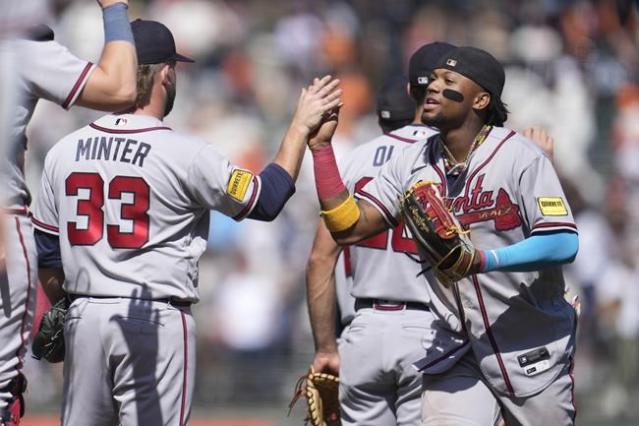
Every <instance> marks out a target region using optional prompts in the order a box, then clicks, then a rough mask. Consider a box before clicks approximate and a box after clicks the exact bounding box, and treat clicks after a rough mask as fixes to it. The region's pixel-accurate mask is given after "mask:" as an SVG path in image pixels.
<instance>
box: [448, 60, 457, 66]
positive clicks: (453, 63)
mask: <svg viewBox="0 0 639 426" xmlns="http://www.w3.org/2000/svg"><path fill="white" fill-rule="evenodd" d="M446 65H448V66H449V67H454V66H456V65H457V61H456V60H455V59H448V60H446Z"/></svg>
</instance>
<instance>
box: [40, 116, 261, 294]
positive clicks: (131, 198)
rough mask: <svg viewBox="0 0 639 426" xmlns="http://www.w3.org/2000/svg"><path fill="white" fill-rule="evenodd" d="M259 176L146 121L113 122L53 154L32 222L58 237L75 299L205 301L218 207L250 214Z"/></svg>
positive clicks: (82, 133) (237, 215) (78, 135)
mask: <svg viewBox="0 0 639 426" xmlns="http://www.w3.org/2000/svg"><path fill="white" fill-rule="evenodd" d="M259 191H260V178H259V176H255V175H253V173H251V172H250V171H248V170H243V169H241V168H239V167H236V166H234V165H232V164H231V163H230V162H229V161H228V160H227V159H226V158H224V157H223V156H222V155H220V154H219V153H218V152H217V151H216V150H215V148H214V147H213V146H212V145H210V144H208V143H206V142H204V141H201V140H198V139H195V138H192V137H188V136H184V135H181V134H179V133H176V132H174V131H172V130H171V129H170V128H169V127H166V126H165V125H164V124H163V123H162V122H161V121H160V120H158V119H156V118H153V117H149V116H143V115H131V114H123V115H108V116H105V117H103V118H101V119H99V120H97V121H96V122H94V123H92V124H90V125H89V126H86V127H84V128H82V129H80V130H78V131H76V132H74V133H72V134H70V135H68V136H66V137H65V138H63V139H62V140H61V141H60V142H59V143H58V144H56V145H55V146H54V147H53V148H52V149H51V150H50V152H49V153H48V155H47V158H46V160H45V167H44V172H43V176H42V187H41V191H40V194H39V196H38V199H37V202H36V205H35V212H34V218H33V222H34V225H35V227H36V228H38V229H39V230H41V231H43V232H48V233H51V234H54V235H59V239H60V248H61V253H62V263H63V265H64V272H65V276H66V281H65V284H64V288H65V290H66V291H67V292H69V293H75V294H83V295H95V296H122V297H130V296H131V294H132V293H133V291H134V289H136V288H139V287H140V286H144V287H146V288H147V289H148V290H149V291H150V293H151V295H152V297H153V298H156V299H157V298H167V297H172V298H176V299H180V300H189V301H194V302H195V301H197V300H198V291H197V274H198V272H197V271H198V268H197V262H198V259H199V257H200V256H201V254H202V253H203V252H204V250H205V248H206V241H207V237H208V229H209V226H208V225H209V223H208V222H209V210H217V211H219V212H221V213H223V214H225V215H227V216H230V217H233V218H234V219H236V220H241V219H243V218H245V217H246V216H247V215H249V214H250V212H251V210H252V209H253V208H254V206H255V204H256V202H257V199H258V196H259Z"/></svg>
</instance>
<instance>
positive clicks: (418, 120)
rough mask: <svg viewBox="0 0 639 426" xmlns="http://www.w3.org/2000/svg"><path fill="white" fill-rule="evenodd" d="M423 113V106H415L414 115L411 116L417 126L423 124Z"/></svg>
mask: <svg viewBox="0 0 639 426" xmlns="http://www.w3.org/2000/svg"><path fill="white" fill-rule="evenodd" d="M423 114H424V107H422V106H420V107H417V109H416V110H415V116H414V117H413V124H417V125H419V126H421V125H423V124H424V122H423V121H422V115H423Z"/></svg>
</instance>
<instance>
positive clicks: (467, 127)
mask: <svg viewBox="0 0 639 426" xmlns="http://www.w3.org/2000/svg"><path fill="white" fill-rule="evenodd" d="M482 127H484V124H483V123H481V122H479V121H475V120H472V121H466V122H465V123H464V124H462V125H461V126H460V127H458V128H455V129H449V130H441V131H440V134H441V138H442V141H443V142H444V144H445V145H446V148H447V149H448V151H449V152H450V153H451V154H452V155H453V157H454V159H453V158H451V159H449V160H454V161H455V162H457V163H460V162H464V161H466V158H467V157H468V153H469V151H470V149H471V146H472V145H473V141H474V140H475V137H476V136H477V134H478V133H479V131H480V130H481V129H482Z"/></svg>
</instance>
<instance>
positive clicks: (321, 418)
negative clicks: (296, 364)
mask: <svg viewBox="0 0 639 426" xmlns="http://www.w3.org/2000/svg"><path fill="white" fill-rule="evenodd" d="M338 389H339V377H337V376H333V375H332V374H327V373H316V372H315V371H313V368H311V369H310V370H309V372H308V374H306V375H304V376H302V377H301V378H300V379H299V380H298V382H297V385H296V386H295V395H294V396H293V400H292V401H291V403H290V404H289V406H288V413H289V414H291V410H292V409H293V406H294V405H295V403H296V402H297V400H298V399H299V398H300V397H301V396H304V397H305V398H306V401H307V403H308V416H307V417H306V420H305V424H309V423H310V424H311V425H312V426H339V425H341V424H342V423H341V421H340V416H339V398H338Z"/></svg>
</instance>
